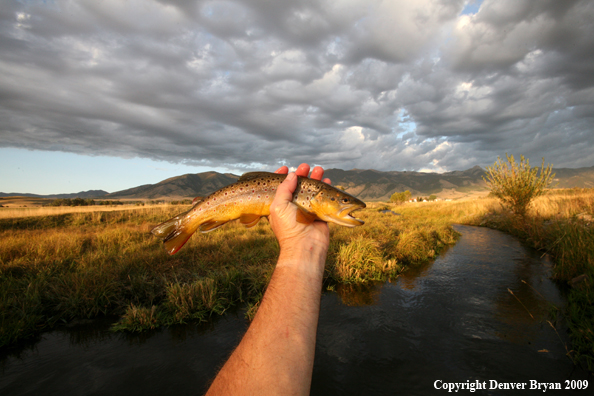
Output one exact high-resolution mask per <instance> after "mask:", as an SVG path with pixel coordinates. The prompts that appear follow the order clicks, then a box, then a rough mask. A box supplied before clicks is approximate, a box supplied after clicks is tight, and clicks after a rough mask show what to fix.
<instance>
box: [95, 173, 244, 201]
mask: <svg viewBox="0 0 594 396" xmlns="http://www.w3.org/2000/svg"><path fill="white" fill-rule="evenodd" d="M237 179H239V176H236V175H233V174H231V173H225V174H222V173H218V172H203V173H190V174H186V175H183V176H176V177H171V178H169V179H166V180H163V181H162V182H159V183H157V184H145V185H143V186H140V187H134V188H129V189H127V190H122V191H117V192H114V193H111V194H109V195H106V198H109V199H121V198H127V199H132V198H134V199H136V198H146V199H161V198H176V199H178V198H194V197H198V196H202V197H204V196H207V195H208V194H210V193H212V192H214V191H216V190H218V189H219V188H222V187H225V186H227V185H229V184H231V183H235V182H236V181H237Z"/></svg>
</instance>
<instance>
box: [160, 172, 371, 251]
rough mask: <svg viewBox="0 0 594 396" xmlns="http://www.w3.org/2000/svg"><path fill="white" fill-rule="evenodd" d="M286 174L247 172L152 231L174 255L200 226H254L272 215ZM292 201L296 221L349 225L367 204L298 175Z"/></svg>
mask: <svg viewBox="0 0 594 396" xmlns="http://www.w3.org/2000/svg"><path fill="white" fill-rule="evenodd" d="M286 177H287V175H281V174H277V173H268V172H250V173H246V174H244V175H243V176H242V177H241V178H239V180H238V181H237V182H235V183H233V184H230V185H228V186H226V187H223V188H221V189H219V190H217V191H215V192H214V193H212V194H210V195H209V196H208V197H206V198H204V199H203V200H202V201H199V202H197V203H196V204H195V205H194V206H193V207H192V208H191V209H190V210H189V211H187V212H185V213H182V214H180V215H177V216H175V217H174V218H172V219H170V220H167V221H166V222H164V223H162V224H159V225H158V226H156V227H155V228H153V229H152V230H151V232H152V233H153V234H154V235H156V236H158V237H160V238H162V239H163V242H164V245H165V249H166V250H167V252H169V254H174V253H176V252H177V251H178V250H179V249H180V248H181V247H182V246H183V245H184V244H185V243H186V241H187V240H188V239H189V238H190V237H191V236H192V234H193V233H194V232H196V230H198V229H199V230H200V231H201V232H210V231H213V230H215V229H217V228H219V227H220V226H222V225H223V224H225V223H227V222H229V221H231V220H236V219H239V221H240V222H241V223H242V224H244V225H245V226H246V227H253V226H255V225H256V224H258V221H259V220H260V218H261V217H263V216H268V215H270V204H271V203H272V201H273V200H274V197H275V195H276V190H277V188H278V186H279V185H280V184H281V183H282V182H283V181H284V180H285V178H286ZM293 203H294V204H296V205H297V207H298V209H299V210H298V216H297V220H298V221H301V222H311V221H314V220H323V221H329V222H333V223H336V224H340V225H344V226H348V227H354V226H357V225H361V224H363V221H361V220H358V219H355V218H353V217H351V216H350V212H352V211H354V210H357V209H361V208H364V207H365V203H363V202H362V201H360V200H359V199H357V198H355V197H353V196H351V195H349V194H347V193H346V192H344V191H341V190H339V189H337V188H335V187H332V186H331V185H329V184H326V183H324V182H321V181H319V180H313V179H308V178H304V177H298V181H297V188H296V189H295V192H294V194H293Z"/></svg>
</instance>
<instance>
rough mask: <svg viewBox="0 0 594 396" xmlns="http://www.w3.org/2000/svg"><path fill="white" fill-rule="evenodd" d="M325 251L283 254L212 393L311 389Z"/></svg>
mask: <svg viewBox="0 0 594 396" xmlns="http://www.w3.org/2000/svg"><path fill="white" fill-rule="evenodd" d="M325 259H326V251H325V250H324V249H323V248H322V249H319V248H317V247H316V246H308V247H303V248H300V249H292V250H291V251H286V250H283V249H281V254H280V257H279V260H278V263H277V266H276V268H275V271H274V274H273V276H272V279H271V280H270V284H269V285H268V289H267V290H266V293H265V295H264V298H263V300H262V303H261V305H260V308H259V309H258V313H257V314H256V317H255V318H254V320H253V322H252V324H251V325H250V328H249V329H248V331H247V332H246V334H245V336H244V338H243V339H242V341H241V343H240V344H239V346H238V347H237V349H236V350H235V351H234V352H233V354H232V355H231V357H230V358H229V360H228V361H227V363H226V364H225V366H224V367H223V369H222V370H221V371H220V373H219V374H218V376H217V378H216V379H215V381H214V382H213V384H212V386H211V388H210V390H209V393H208V394H209V395H216V394H221V395H222V394H234V395H238V394H283V395H293V394H295V395H306V394H308V393H309V389H310V384H311V373H312V369H313V359H314V352H315V339H316V331H317V323H318V316H319V310H320V298H321V289H322V278H323V273H324V264H325Z"/></svg>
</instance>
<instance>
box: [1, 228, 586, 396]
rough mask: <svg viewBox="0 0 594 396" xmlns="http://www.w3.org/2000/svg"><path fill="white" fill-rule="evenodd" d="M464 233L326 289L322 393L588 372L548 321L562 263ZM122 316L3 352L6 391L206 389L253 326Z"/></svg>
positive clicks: (506, 241)
mask: <svg viewBox="0 0 594 396" xmlns="http://www.w3.org/2000/svg"><path fill="white" fill-rule="evenodd" d="M458 231H459V232H461V233H462V238H461V239H460V241H459V242H458V244H457V245H456V246H454V247H452V248H451V249H450V250H448V251H447V252H445V253H443V254H442V255H441V256H440V257H439V258H438V259H437V260H436V261H435V262H434V263H428V264H426V265H424V266H420V267H415V268H411V269H410V270H408V271H407V272H406V273H404V274H403V275H402V276H401V277H399V278H398V279H396V280H394V281H393V282H387V283H384V284H381V283H372V284H369V285H366V286H362V285H342V286H338V287H337V288H336V292H335V293H333V292H329V293H325V294H324V295H323V297H322V305H321V314H320V320H319V326H318V339H317V344H316V359H315V362H314V375H313V382H312V391H311V394H312V395H361V394H372V395H395V394H415V395H433V394H435V393H436V392H437V391H436V390H435V389H434V387H433V383H434V381H436V380H442V381H444V382H466V381H467V380H470V381H474V380H479V381H487V382H488V381H489V380H497V381H500V382H528V381H530V380H537V381H541V382H563V381H564V380H565V379H588V376H587V374H586V373H585V372H584V371H581V370H580V369H575V368H574V366H573V365H572V363H571V361H570V360H569V359H568V358H567V357H566V356H565V354H566V350H565V345H564V343H566V342H567V335H566V334H565V332H564V331H563V328H562V327H561V326H559V330H558V331H559V335H557V333H556V332H555V330H554V329H552V328H551V326H549V325H548V323H547V320H548V319H549V314H548V313H549V311H550V310H551V309H552V308H551V306H552V305H551V304H554V305H555V306H558V307H561V306H563V298H562V296H561V294H560V293H559V290H558V289H557V287H556V286H555V284H553V283H552V282H551V281H549V280H548V273H549V271H550V263H547V262H546V260H545V261H543V260H541V259H540V257H539V256H538V254H536V253H535V252H533V251H531V250H529V249H525V248H524V247H523V246H522V245H521V244H520V243H518V242H517V241H516V240H514V239H513V238H511V237H509V236H507V235H505V234H502V233H500V232H497V231H493V230H488V229H482V228H474V227H459V228H458ZM508 289H509V290H511V291H512V292H513V295H512V294H511V293H510V292H509V291H508ZM516 297H517V298H516ZM531 315H532V316H531ZM110 320H113V319H110V318H105V319H104V320H103V321H98V322H79V323H77V324H76V326H74V327H72V328H67V327H64V328H61V329H58V330H56V331H52V332H50V333H46V334H44V335H43V336H42V337H41V340H40V341H39V342H35V343H28V344H24V345H23V346H22V347H21V349H19V350H16V351H15V350H13V351H11V352H7V351H3V352H2V353H1V354H0V365H1V368H2V374H1V375H0V394H2V395H5V394H6V395H49V394H60V395H90V394H92V395H120V394H121V395H129V394H143V396H149V395H168V394H171V395H178V394H189V393H192V394H195V393H198V394H200V393H201V392H204V391H205V389H206V388H207V386H208V383H209V381H210V380H211V379H212V377H213V376H214V375H215V373H216V371H217V368H218V367H220V365H221V364H222V363H223V362H224V361H225V359H226V358H227V356H228V355H229V353H230V352H231V351H232V350H233V348H234V347H235V345H237V343H238V342H239V340H240V338H241V336H242V334H243V333H244V332H245V329H246V328H247V321H246V320H245V318H244V316H243V312H242V311H236V312H231V313H228V314H226V315H224V316H222V317H216V318H213V320H212V321H211V322H209V323H204V324H201V325H191V326H174V327H171V328H169V329H162V330H158V331H154V332H149V333H142V334H140V335H138V334H136V335H134V334H122V333H112V332H110V331H109V324H110ZM560 338H561V339H560ZM543 351H547V352H543ZM444 393H445V392H444ZM550 393H551V392H550V391H547V394H550ZM553 393H554V392H553ZM476 394H494V395H496V394H506V395H507V394H509V391H506V392H505V393H503V392H498V391H488V392H480V391H479V392H476ZM522 394H525V392H523V393H522Z"/></svg>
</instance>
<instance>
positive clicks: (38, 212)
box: [0, 205, 168, 219]
mask: <svg viewBox="0 0 594 396" xmlns="http://www.w3.org/2000/svg"><path fill="white" fill-rule="evenodd" d="M167 206H168V205H145V206H138V205H95V206H40V207H26V208H15V207H8V208H0V219H16V218H22V217H44V216H57V215H62V214H70V213H95V212H114V211H118V210H147V209H157V210H159V209H161V208H163V207H167Z"/></svg>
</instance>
